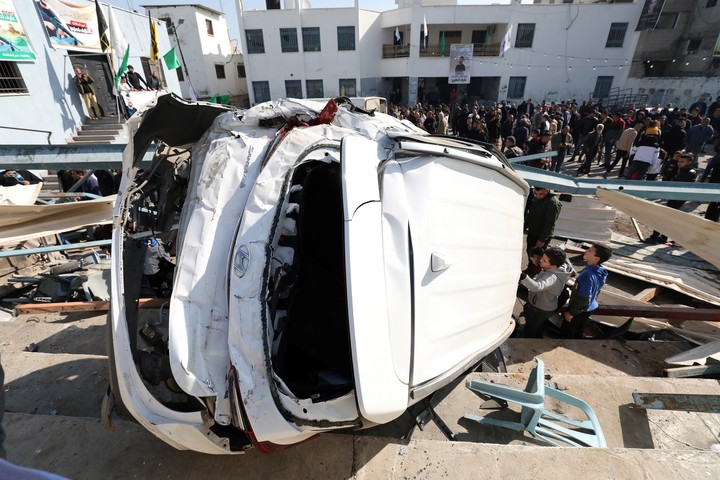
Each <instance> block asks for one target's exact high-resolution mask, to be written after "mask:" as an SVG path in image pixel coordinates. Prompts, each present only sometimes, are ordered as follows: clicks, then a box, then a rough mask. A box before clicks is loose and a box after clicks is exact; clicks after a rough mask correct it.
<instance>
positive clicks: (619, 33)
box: [605, 23, 628, 48]
mask: <svg viewBox="0 0 720 480" xmlns="http://www.w3.org/2000/svg"><path fill="white" fill-rule="evenodd" d="M627 27H628V24H627V23H613V24H611V25H610V32H609V33H608V38H607V42H605V48H622V46H623V43H624V42H625V32H627Z"/></svg>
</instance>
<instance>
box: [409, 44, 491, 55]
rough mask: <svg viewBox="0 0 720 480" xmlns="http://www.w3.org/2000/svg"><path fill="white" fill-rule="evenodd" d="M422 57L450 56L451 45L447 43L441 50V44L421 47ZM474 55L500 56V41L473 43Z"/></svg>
mask: <svg viewBox="0 0 720 480" xmlns="http://www.w3.org/2000/svg"><path fill="white" fill-rule="evenodd" d="M420 56H421V57H449V56H450V45H446V46H445V49H444V51H443V52H442V53H441V52H440V45H428V46H427V47H420ZM473 56H475V57H498V56H500V44H499V43H489V44H488V43H475V44H473Z"/></svg>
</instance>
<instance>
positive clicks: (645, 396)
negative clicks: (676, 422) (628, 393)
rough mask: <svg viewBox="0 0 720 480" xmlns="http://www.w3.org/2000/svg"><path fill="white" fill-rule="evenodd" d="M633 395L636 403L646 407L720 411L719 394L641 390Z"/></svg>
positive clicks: (708, 411) (685, 410) (686, 410)
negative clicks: (647, 391) (645, 391)
mask: <svg viewBox="0 0 720 480" xmlns="http://www.w3.org/2000/svg"><path fill="white" fill-rule="evenodd" d="M632 395H633V401H634V402H635V405H637V406H639V407H641V408H645V409H647V408H651V409H657V410H680V411H683V412H707V413H720V396H718V395H698V394H687V393H639V392H634V393H633V394H632Z"/></svg>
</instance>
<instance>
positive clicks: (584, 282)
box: [560, 243, 612, 338]
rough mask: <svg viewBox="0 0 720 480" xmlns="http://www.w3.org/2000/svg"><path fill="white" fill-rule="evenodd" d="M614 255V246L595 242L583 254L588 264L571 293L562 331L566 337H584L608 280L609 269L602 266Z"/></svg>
mask: <svg viewBox="0 0 720 480" xmlns="http://www.w3.org/2000/svg"><path fill="white" fill-rule="evenodd" d="M611 256H612V248H610V247H608V246H606V245H602V244H599V243H593V245H592V247H590V248H588V249H587V250H586V251H585V253H584V254H583V260H585V262H587V266H586V267H585V268H584V269H583V271H582V272H580V275H578V277H577V279H576V280H575V285H574V287H573V289H572V293H571V294H570V304H569V305H568V309H567V311H566V312H565V313H564V314H563V320H564V321H563V323H562V326H561V327H560V332H561V333H562V336H563V337H565V338H582V334H583V330H585V324H586V323H587V321H588V319H589V318H590V315H591V314H592V312H593V311H594V310H595V309H596V308H597V307H598V303H597V297H598V295H599V294H600V290H602V288H603V286H604V285H605V281H606V280H607V276H608V271H607V270H605V267H603V266H602V264H603V263H605V262H606V261H608V260H609V259H610V257H611Z"/></svg>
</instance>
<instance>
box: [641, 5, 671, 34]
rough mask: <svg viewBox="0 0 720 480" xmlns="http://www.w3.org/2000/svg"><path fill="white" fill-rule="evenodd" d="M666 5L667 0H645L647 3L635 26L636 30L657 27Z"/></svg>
mask: <svg viewBox="0 0 720 480" xmlns="http://www.w3.org/2000/svg"><path fill="white" fill-rule="evenodd" d="M664 5H665V0H645V5H643V9H642V12H640V19H639V20H638V24H637V27H635V31H636V32H640V31H642V30H652V29H653V28H655V25H656V24H657V21H658V19H659V18H660V13H661V12H662V9H663V6H664Z"/></svg>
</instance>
